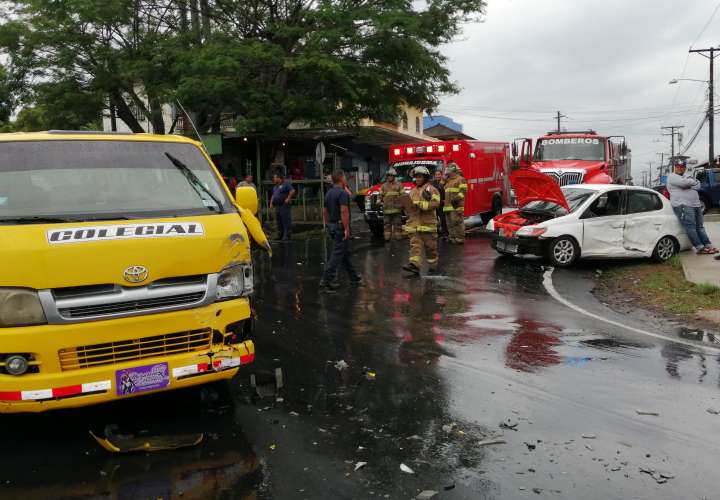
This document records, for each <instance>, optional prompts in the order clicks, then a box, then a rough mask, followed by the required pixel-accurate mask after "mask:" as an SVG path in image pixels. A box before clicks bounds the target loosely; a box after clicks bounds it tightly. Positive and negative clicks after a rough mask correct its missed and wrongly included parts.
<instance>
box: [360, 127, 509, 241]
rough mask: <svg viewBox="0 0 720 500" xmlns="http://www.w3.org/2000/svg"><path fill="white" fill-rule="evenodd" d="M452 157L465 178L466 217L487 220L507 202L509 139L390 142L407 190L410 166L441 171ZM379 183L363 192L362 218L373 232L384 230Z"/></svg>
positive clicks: (392, 163) (392, 161)
mask: <svg viewBox="0 0 720 500" xmlns="http://www.w3.org/2000/svg"><path fill="white" fill-rule="evenodd" d="M451 161H454V162H455V163H456V164H457V165H458V166H459V167H460V169H461V170H462V174H463V177H465V179H466V180H467V184H468V190H467V197H466V199H465V217H470V216H472V215H481V216H482V220H483V223H486V222H487V221H489V220H490V219H492V217H494V216H495V215H497V214H499V213H501V212H502V208H503V206H505V205H507V204H508V202H509V199H508V196H509V191H510V185H509V182H508V176H509V175H510V145H509V144H508V143H505V142H486V141H462V140H457V141H443V142H427V143H420V144H397V145H393V146H390V161H389V164H390V166H391V167H393V168H395V170H397V172H398V177H397V179H398V180H399V181H400V182H402V183H403V185H404V187H405V191H406V192H409V191H410V190H411V189H412V187H413V178H412V170H413V169H414V168H415V167H417V166H420V165H423V166H426V167H428V169H429V170H430V172H435V171H436V170H438V169H440V170H441V171H442V172H443V174H444V173H445V169H446V167H447V164H448V163H449V162H451ZM383 181H384V178H383ZM381 187H382V183H379V184H375V185H374V186H371V187H370V188H369V189H368V190H367V194H366V196H365V221H366V222H367V224H368V226H369V227H370V230H371V231H372V233H373V235H375V236H381V235H382V233H383V212H382V205H381V204H380V203H379V199H378V194H379V191H380V188H381Z"/></svg>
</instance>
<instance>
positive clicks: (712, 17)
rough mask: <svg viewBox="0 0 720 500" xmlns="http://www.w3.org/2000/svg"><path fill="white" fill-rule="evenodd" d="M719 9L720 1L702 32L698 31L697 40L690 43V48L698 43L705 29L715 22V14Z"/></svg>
mask: <svg viewBox="0 0 720 500" xmlns="http://www.w3.org/2000/svg"><path fill="white" fill-rule="evenodd" d="M718 10H720V2H719V3H718V4H717V5H716V6H715V10H713V13H712V14H711V15H710V19H708V22H707V23H705V26H703V29H701V30H700V33H698V36H697V38H696V39H695V41H694V42H693V43H692V45H690V48H692V47H694V46H695V44H696V43H698V42H699V41H700V37H701V36H703V34H704V33H705V30H706V29H708V28H709V27H710V24H711V23H712V22H713V19H715V14H717V13H718Z"/></svg>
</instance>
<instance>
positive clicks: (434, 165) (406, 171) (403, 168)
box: [390, 160, 444, 182]
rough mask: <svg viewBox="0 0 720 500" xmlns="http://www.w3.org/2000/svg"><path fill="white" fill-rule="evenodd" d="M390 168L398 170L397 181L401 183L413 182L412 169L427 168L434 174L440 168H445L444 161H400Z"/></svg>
mask: <svg viewBox="0 0 720 500" xmlns="http://www.w3.org/2000/svg"><path fill="white" fill-rule="evenodd" d="M390 166H391V167H393V168H394V169H395V170H397V173H398V176H397V180H399V181H400V182H411V181H412V180H413V179H412V169H414V168H415V167H421V166H422V167H427V169H428V170H429V171H430V173H431V174H432V173H434V172H435V170H437V169H438V168H442V167H443V166H444V162H443V161H442V160H408V161H398V162H395V163H393V164H391V165H390Z"/></svg>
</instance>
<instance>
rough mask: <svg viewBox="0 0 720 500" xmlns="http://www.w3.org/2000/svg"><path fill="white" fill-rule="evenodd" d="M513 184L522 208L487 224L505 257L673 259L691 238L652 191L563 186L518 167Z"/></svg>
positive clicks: (558, 261) (562, 263) (565, 262)
mask: <svg viewBox="0 0 720 500" xmlns="http://www.w3.org/2000/svg"><path fill="white" fill-rule="evenodd" d="M510 182H511V184H512V186H513V189H514V190H515V195H516V197H517V199H518V206H520V207H521V208H520V209H518V210H515V211H513V212H509V213H506V214H502V215H499V216H497V217H495V218H494V219H493V220H492V221H490V223H489V224H488V229H489V230H491V231H492V232H493V240H492V246H493V248H495V249H496V250H497V251H498V252H499V253H501V254H503V255H522V254H531V255H539V256H545V257H547V259H548V260H549V261H550V262H551V263H552V264H553V265H555V266H559V267H568V266H571V265H573V264H574V263H575V262H577V260H578V259H580V258H623V257H652V258H654V259H655V260H657V261H660V262H663V261H667V260H669V259H670V258H671V257H672V256H673V255H675V254H676V253H678V252H679V251H681V250H685V249H687V248H689V247H690V242H689V240H688V238H687V236H686V234H685V231H684V229H683V228H682V226H681V225H680V222H679V221H678V219H677V217H676V216H675V213H674V212H673V210H672V207H671V206H670V201H669V200H667V199H666V198H665V197H663V196H661V195H659V194H658V193H657V192H655V191H653V190H652V189H647V188H641V187H636V186H625V185H619V184H574V185H569V186H564V187H562V188H561V187H559V186H558V185H557V183H556V182H555V181H554V180H553V179H552V178H551V177H549V176H547V175H545V174H542V173H539V172H534V171H530V170H526V169H522V170H517V171H515V172H513V173H512V175H511V176H510Z"/></svg>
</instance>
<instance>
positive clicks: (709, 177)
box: [693, 164, 720, 213]
mask: <svg viewBox="0 0 720 500" xmlns="http://www.w3.org/2000/svg"><path fill="white" fill-rule="evenodd" d="M706 165H707V164H706ZM693 175H694V176H695V178H696V179H697V180H698V181H700V189H699V190H698V193H699V194H700V201H701V202H702V204H703V213H707V211H708V210H709V209H711V208H712V207H717V206H720V168H696V169H695V170H694V171H693Z"/></svg>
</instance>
